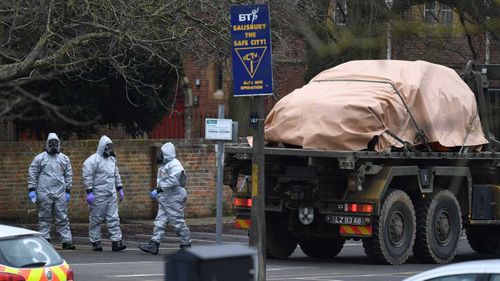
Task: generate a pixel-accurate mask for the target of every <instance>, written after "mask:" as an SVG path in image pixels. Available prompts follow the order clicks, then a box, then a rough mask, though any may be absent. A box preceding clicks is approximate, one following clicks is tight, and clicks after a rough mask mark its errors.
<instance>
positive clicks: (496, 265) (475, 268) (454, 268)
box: [404, 259, 500, 281]
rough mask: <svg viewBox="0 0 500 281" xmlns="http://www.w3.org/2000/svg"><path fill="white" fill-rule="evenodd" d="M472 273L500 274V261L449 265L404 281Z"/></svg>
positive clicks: (489, 260)
mask: <svg viewBox="0 0 500 281" xmlns="http://www.w3.org/2000/svg"><path fill="white" fill-rule="evenodd" d="M471 273H500V259H487V260H475V261H466V262H458V263H453V264H448V265H444V266H440V267H437V268H434V269H430V270H427V271H424V272H422V273H419V274H417V275H414V276H412V277H410V278H407V279H405V280H404V281H417V280H427V279H432V278H436V277H439V276H449V275H457V274H471Z"/></svg>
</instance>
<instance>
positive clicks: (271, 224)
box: [266, 216, 297, 259]
mask: <svg viewBox="0 0 500 281" xmlns="http://www.w3.org/2000/svg"><path fill="white" fill-rule="evenodd" d="M286 222H287V220H286V218H282V217H273V216H267V217H266V248H267V257H269V258H275V259H286V258H288V257H289V256H290V255H291V254H292V253H293V252H294V251H295V249H296V248H297V238H296V237H295V236H293V235H292V234H291V233H290V232H289V231H288V226H287V224H286Z"/></svg>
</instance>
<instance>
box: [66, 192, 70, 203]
mask: <svg viewBox="0 0 500 281" xmlns="http://www.w3.org/2000/svg"><path fill="white" fill-rule="evenodd" d="M69 197H70V195H69V193H68V192H66V197H65V198H66V202H69Z"/></svg>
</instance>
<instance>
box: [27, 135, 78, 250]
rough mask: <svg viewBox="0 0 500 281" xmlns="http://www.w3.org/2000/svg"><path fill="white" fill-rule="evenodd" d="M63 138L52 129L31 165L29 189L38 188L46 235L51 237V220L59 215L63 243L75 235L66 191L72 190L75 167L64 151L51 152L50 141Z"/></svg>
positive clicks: (42, 223) (57, 223) (37, 194)
mask: <svg viewBox="0 0 500 281" xmlns="http://www.w3.org/2000/svg"><path fill="white" fill-rule="evenodd" d="M51 140H57V141H58V142H59V143H60V141H59V138H58V137H57V135H56V134H55V133H50V134H49V136H48V138H47V142H46V144H45V150H46V151H44V152H42V153H40V154H38V155H37V156H36V157H35V159H33V161H32V162H31V165H30V167H29V169H28V191H36V197H37V201H36V202H37V205H38V220H39V224H40V232H41V233H42V236H43V238H45V239H47V240H48V241H50V224H51V222H52V216H55V221H56V231H57V233H59V235H60V238H61V241H62V243H71V241H72V236H71V230H70V225H69V220H68V203H67V202H66V198H65V196H66V192H68V193H69V192H70V190H71V185H72V182H73V171H72V168H71V162H70V161H69V158H68V157H67V156H66V155H64V153H61V152H60V150H59V147H58V152H57V153H50V154H49V153H48V151H49V141H51Z"/></svg>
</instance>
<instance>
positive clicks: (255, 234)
mask: <svg viewBox="0 0 500 281" xmlns="http://www.w3.org/2000/svg"><path fill="white" fill-rule="evenodd" d="M256 2H260V3H263V1H261V0H257V1H256ZM269 15H270V14H269V5H268V4H261V5H241V6H233V7H231V38H232V53H233V86H234V96H235V97H238V96H252V97H253V98H254V112H257V114H256V116H253V117H252V118H251V119H252V121H257V122H256V123H257V130H255V131H254V138H253V145H254V152H253V153H252V225H251V229H250V245H251V246H254V247H255V248H257V257H258V264H257V275H258V276H257V277H258V280H259V281H263V280H266V252H267V251H266V240H265V238H266V237H265V235H266V216H265V187H264V178H265V177H264V172H265V164H264V123H263V121H264V100H263V96H265V95H272V93H273V84H272V82H273V75H272V63H271V57H272V56H271V50H272V48H271V29H270V16H269Z"/></svg>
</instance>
